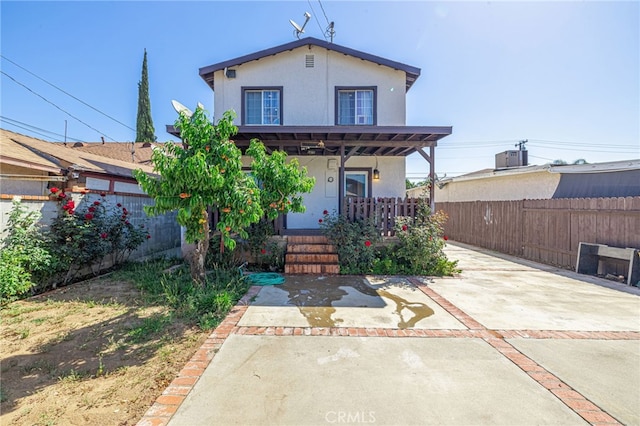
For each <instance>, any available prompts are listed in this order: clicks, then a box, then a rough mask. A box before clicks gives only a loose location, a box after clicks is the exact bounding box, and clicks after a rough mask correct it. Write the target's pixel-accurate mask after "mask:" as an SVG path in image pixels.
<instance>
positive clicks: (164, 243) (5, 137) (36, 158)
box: [0, 129, 180, 257]
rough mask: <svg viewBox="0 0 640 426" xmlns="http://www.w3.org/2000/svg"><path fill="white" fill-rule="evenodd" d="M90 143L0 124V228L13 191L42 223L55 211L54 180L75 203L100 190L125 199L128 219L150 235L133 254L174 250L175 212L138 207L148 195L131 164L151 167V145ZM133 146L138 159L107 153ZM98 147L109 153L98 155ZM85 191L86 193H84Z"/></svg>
mask: <svg viewBox="0 0 640 426" xmlns="http://www.w3.org/2000/svg"><path fill="white" fill-rule="evenodd" d="M81 145H82V146H81ZM90 145H91V146H93V148H92V147H91V146H87V144H79V143H78V144H72V143H69V144H66V145H65V144H62V143H52V142H47V141H44V140H41V139H37V138H33V137H30V136H26V135H22V134H20V133H15V132H12V131H9V130H6V129H0V234H1V233H2V232H3V230H4V228H5V226H6V220H7V218H8V215H7V213H8V212H9V211H10V210H11V208H12V200H13V198H14V197H16V196H17V197H20V198H21V200H22V203H23V205H24V206H25V207H26V208H27V209H28V210H34V211H39V212H40V213H41V214H42V221H43V223H48V222H49V221H50V220H51V219H52V218H53V217H55V215H56V214H58V205H57V202H56V201H52V200H50V197H49V194H50V190H49V189H50V188H52V187H54V186H55V187H57V188H63V189H64V190H65V192H66V194H68V195H69V196H71V197H72V199H73V200H74V201H75V202H76V205H78V206H80V205H82V203H83V202H87V201H88V202H93V200H94V199H95V197H97V196H98V195H99V194H104V197H105V198H106V199H107V200H109V201H111V202H112V204H114V205H115V204H116V203H121V204H123V205H126V206H127V207H128V209H129V211H130V213H131V216H130V218H131V220H132V222H133V223H136V224H137V223H140V224H142V223H146V225H147V227H148V229H149V231H150V233H151V235H152V239H151V240H149V241H148V242H146V243H145V244H144V245H143V246H142V247H141V248H140V249H138V251H137V252H136V254H134V256H133V257H137V256H142V255H148V254H152V253H160V252H167V254H169V255H175V253H173V252H175V251H176V248H179V247H180V227H179V226H178V224H177V223H176V220H175V214H165V215H162V216H157V217H154V218H152V219H149V218H147V216H146V214H145V213H144V211H143V207H144V206H145V205H148V204H151V203H152V202H153V200H152V199H150V198H149V197H147V196H146V194H145V193H144V192H143V191H142V189H141V188H140V186H139V185H138V182H137V181H136V179H135V178H134V177H133V174H132V172H133V170H136V169H142V170H144V171H145V172H146V173H153V168H152V167H151V166H150V165H148V164H145V162H146V161H148V159H149V158H150V153H151V149H152V147H143V146H142V144H137V143H136V144H135V145H132V144H131V143H111V142H109V143H107V144H105V146H102V144H101V143H96V144H95V145H94V144H90ZM132 146H133V147H134V148H135V149H136V150H137V152H138V157H137V160H138V161H137V162H133V161H128V162H127V161H123V160H122V159H120V160H119V159H115V158H112V157H120V158H126V155H128V156H131V149H132V148H131V147H132ZM81 148H82V149H81ZM87 151H89V152H87ZM91 151H93V153H92V152H91ZM99 151H101V152H100V153H102V154H108V155H110V156H107V155H98V153H96V152H99ZM134 157H135V156H134ZM85 194H89V195H88V196H87V197H85Z"/></svg>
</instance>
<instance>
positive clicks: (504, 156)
mask: <svg viewBox="0 0 640 426" xmlns="http://www.w3.org/2000/svg"><path fill="white" fill-rule="evenodd" d="M527 154H528V153H527V151H526V150H519V151H515V150H514V151H505V152H501V153H499V154H496V169H504V168H507V167H522V166H526V165H528V158H527V157H528V155H527Z"/></svg>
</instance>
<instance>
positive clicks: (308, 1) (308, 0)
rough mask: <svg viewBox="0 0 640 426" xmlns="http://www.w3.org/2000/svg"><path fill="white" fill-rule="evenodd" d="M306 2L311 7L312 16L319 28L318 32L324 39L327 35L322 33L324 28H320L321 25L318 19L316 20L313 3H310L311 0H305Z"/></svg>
mask: <svg viewBox="0 0 640 426" xmlns="http://www.w3.org/2000/svg"><path fill="white" fill-rule="evenodd" d="M307 3H309V7H310V8H311V12H312V13H313V17H314V19H315V20H316V23H317V24H318V28H320V33H321V34H322V36H323V37H324V39H325V40H326V39H327V37H326V36H325V35H324V30H323V29H322V25H320V21H319V20H318V16H317V15H316V11H315V10H314V9H313V5H312V4H311V0H307Z"/></svg>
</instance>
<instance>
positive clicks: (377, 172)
mask: <svg viewBox="0 0 640 426" xmlns="http://www.w3.org/2000/svg"><path fill="white" fill-rule="evenodd" d="M373 180H380V170H378V157H376V168H375V169H373Z"/></svg>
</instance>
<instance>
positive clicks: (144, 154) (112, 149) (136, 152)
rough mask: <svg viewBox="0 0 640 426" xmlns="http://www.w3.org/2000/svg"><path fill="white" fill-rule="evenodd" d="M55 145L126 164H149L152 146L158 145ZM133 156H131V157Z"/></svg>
mask: <svg viewBox="0 0 640 426" xmlns="http://www.w3.org/2000/svg"><path fill="white" fill-rule="evenodd" d="M55 143H56V144H57V145H63V146H66V147H71V148H72V149H73V150H75V151H82V152H86V153H89V154H95V155H100V156H102V157H108V158H113V159H115V160H120V161H124V162H126V163H138V164H150V162H151V154H152V153H153V147H154V146H161V144H158V143H146V142H105V143H103V142H84V143H83V142H77V143H67V144H66V145H64V144H63V143H62V142H55ZM132 154H133V155H132Z"/></svg>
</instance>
